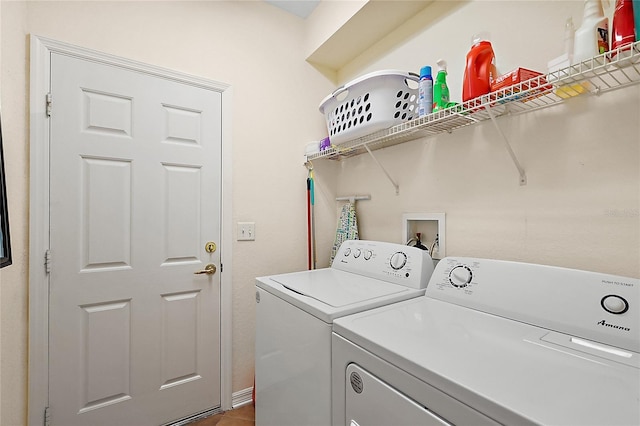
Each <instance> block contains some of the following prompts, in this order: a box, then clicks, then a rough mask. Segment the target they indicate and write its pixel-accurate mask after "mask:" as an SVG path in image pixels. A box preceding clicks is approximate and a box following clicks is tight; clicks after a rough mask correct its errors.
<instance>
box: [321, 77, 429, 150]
mask: <svg viewBox="0 0 640 426" xmlns="http://www.w3.org/2000/svg"><path fill="white" fill-rule="evenodd" d="M419 80H420V76H419V75H417V74H414V73H409V72H405V71H398V70H384V71H376V72H373V73H370V74H366V75H364V76H362V77H359V78H356V79H355V80H353V81H351V82H349V83H347V84H345V85H344V86H341V87H339V88H338V89H336V91H335V92H333V93H332V94H330V95H329V96H327V97H326V98H324V99H323V100H322V103H321V104H320V112H321V113H323V114H324V116H325V120H326V122H327V130H328V131H329V139H330V140H331V144H333V145H337V144H341V143H344V142H347V141H350V140H353V139H357V138H359V137H362V136H365V135H368V134H370V133H374V132H376V131H378V130H382V129H387V128H389V127H391V126H394V125H396V124H400V123H402V122H405V121H408V120H411V119H413V118H417V117H418V81H419Z"/></svg>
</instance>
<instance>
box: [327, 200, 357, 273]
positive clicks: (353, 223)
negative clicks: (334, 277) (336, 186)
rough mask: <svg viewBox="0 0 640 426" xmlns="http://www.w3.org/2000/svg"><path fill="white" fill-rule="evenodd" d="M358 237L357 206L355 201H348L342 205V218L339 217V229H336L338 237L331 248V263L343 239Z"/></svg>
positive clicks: (355, 238)
mask: <svg viewBox="0 0 640 426" xmlns="http://www.w3.org/2000/svg"><path fill="white" fill-rule="evenodd" d="M357 239H358V221H357V220H356V206H355V204H354V203H346V204H345V205H344V206H342V211H341V212H340V219H338V229H336V238H335V240H334V242H333V247H332V248H331V258H330V259H329V265H331V264H332V263H333V258H334V257H336V253H337V252H338V249H339V248H340V245H341V244H342V242H343V241H345V240H357Z"/></svg>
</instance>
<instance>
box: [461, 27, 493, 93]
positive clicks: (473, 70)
mask: <svg viewBox="0 0 640 426" xmlns="http://www.w3.org/2000/svg"><path fill="white" fill-rule="evenodd" d="M495 73H496V71H495V55H494V53H493V47H492V46H491V42H490V41H489V40H488V39H487V37H486V36H483V35H481V34H478V35H474V37H473V41H472V46H471V50H469V53H467V64H466V67H465V69H464V78H463V82H462V100H463V101H464V102H466V101H468V100H470V99H473V98H477V97H478V96H482V95H485V94H487V93H489V91H490V90H491V82H492V81H493V79H494V78H495V77H496V75H495Z"/></svg>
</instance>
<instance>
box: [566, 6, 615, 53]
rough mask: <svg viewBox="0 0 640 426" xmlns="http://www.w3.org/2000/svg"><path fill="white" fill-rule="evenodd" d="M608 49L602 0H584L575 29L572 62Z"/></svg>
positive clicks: (607, 20)
mask: <svg viewBox="0 0 640 426" xmlns="http://www.w3.org/2000/svg"><path fill="white" fill-rule="evenodd" d="M607 4H608V2H607ZM608 51H609V19H608V18H607V17H605V16H604V11H603V9H602V0H585V2H584V17H583V18H582V24H581V25H580V28H578V29H577V30H576V35H575V38H574V48H573V63H575V64H577V63H579V62H582V61H585V60H587V59H591V58H592V57H594V56H597V55H601V54H603V53H605V52H608Z"/></svg>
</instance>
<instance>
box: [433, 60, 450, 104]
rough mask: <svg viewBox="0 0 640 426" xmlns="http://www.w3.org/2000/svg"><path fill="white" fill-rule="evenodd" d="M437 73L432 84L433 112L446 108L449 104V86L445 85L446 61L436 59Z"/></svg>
mask: <svg viewBox="0 0 640 426" xmlns="http://www.w3.org/2000/svg"><path fill="white" fill-rule="evenodd" d="M436 64H437V65H438V75H437V76H436V82H435V83H434V85H433V112H436V111H438V110H441V109H445V108H447V105H448V104H449V88H448V87H447V62H446V61H445V60H443V59H438V61H437V62H436Z"/></svg>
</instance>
